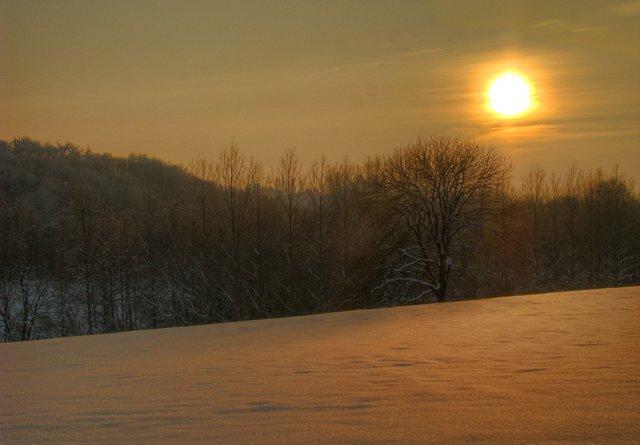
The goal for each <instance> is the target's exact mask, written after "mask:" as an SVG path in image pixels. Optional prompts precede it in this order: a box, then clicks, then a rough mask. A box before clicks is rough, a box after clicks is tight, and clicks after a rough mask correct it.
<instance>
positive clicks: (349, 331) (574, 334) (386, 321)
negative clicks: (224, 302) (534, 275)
mask: <svg viewBox="0 0 640 445" xmlns="http://www.w3.org/2000/svg"><path fill="white" fill-rule="evenodd" d="M0 373H1V375H0V442H1V443H7V444H13V443H45V442H46V443H73V442H82V443H132V442H144V443H156V442H173V443H190V442H191V443H200V442H206V443H213V442H215V443H224V444H228V443H256V444H258V443H260V444H263V443H273V444H282V443H284V444H294V443H295V444H298V443H314V444H324V443H358V444H370V443H415V444H420V443H425V442H429V441H432V442H436V443H452V442H453V443H456V442H462V441H471V442H474V443H477V442H501V443H523V442H544V443H566V442H589V443H611V442H620V443H637V442H638V440H640V288H638V287H630V288H618V289H605V290H593V291H581V292H566V293H554V294H541V295H531V296H521V297H509V298H495V299H488V300H475V301H467V302H457V303H445V304H434V305H423V306H411V307H401V308H394V309H379V310H361V311H354V312H343V313H334V314H326V315H317V316H308V317H296V318H288V319H275V320H263V321H250V322H241V323H229V324H216V325H206V326H196V327H187V328H172V329H162V330H154V331H138V332H131V333H121V334H112V335H97V336H90V337H89V336H88V337H74V338H66V339H60V338H58V339H52V340H43V341H35V342H23V343H13V344H0Z"/></svg>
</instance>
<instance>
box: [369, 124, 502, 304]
mask: <svg viewBox="0 0 640 445" xmlns="http://www.w3.org/2000/svg"><path fill="white" fill-rule="evenodd" d="M509 172H510V167H509V165H508V164H507V162H506V161H505V158H504V157H503V156H502V155H501V154H499V153H498V152H497V151H496V150H494V149H492V148H485V147H482V146H480V145H478V144H476V143H475V142H473V141H471V140H466V139H458V138H454V137H450V136H435V137H433V138H431V139H429V140H428V141H422V140H418V141H417V142H416V143H414V144H411V145H409V146H408V147H406V148H403V149H398V150H396V151H395V152H394V153H393V154H391V155H388V156H382V157H378V158H375V159H373V160H370V161H368V162H367V165H366V178H367V182H368V184H369V191H370V193H371V194H372V195H373V196H374V197H376V198H378V199H379V201H380V203H381V204H382V205H384V206H385V207H387V208H388V209H389V210H391V211H392V213H393V214H395V215H396V216H397V217H398V218H399V222H400V226H401V227H402V228H403V229H404V230H405V231H406V232H407V233H408V234H409V237H408V240H410V243H409V244H408V245H405V246H402V247H401V248H400V259H399V261H398V262H397V263H396V265H395V267H393V268H392V275H391V276H390V277H389V278H388V279H387V280H386V281H385V283H384V284H385V285H386V284H390V283H397V282H405V283H411V284H413V285H416V286H417V288H418V290H419V291H420V294H419V297H420V298H422V297H423V296H424V295H426V294H433V295H434V296H435V297H436V299H437V300H438V301H445V300H446V299H447V286H448V283H449V274H450V271H451V268H452V267H453V265H454V258H453V256H454V254H455V252H456V251H459V250H460V249H462V248H464V246H461V245H459V241H460V240H461V235H462V234H463V233H464V232H465V231H468V230H470V229H472V228H473V227H476V226H477V224H478V223H479V222H480V221H481V220H482V218H484V216H485V215H486V214H487V213H488V212H489V211H490V209H491V207H492V206H491V201H493V200H494V199H495V198H496V197H497V196H498V195H499V192H500V191H501V190H502V189H503V185H504V182H505V180H506V179H507V177H508V174H509ZM481 197H482V203H481Z"/></svg>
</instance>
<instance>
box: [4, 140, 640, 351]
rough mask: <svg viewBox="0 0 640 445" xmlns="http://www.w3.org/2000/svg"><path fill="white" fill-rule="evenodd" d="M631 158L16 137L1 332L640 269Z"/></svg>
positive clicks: (540, 283) (440, 296)
mask: <svg viewBox="0 0 640 445" xmlns="http://www.w3.org/2000/svg"><path fill="white" fill-rule="evenodd" d="M639 234H640V199H639V197H638V194H637V193H636V192H635V190H634V185H633V182H632V181H631V180H630V179H629V178H628V177H626V176H625V175H623V174H622V173H621V172H620V171H619V170H617V169H616V170H613V171H608V172H605V171H603V170H596V171H592V172H586V171H582V170H579V169H578V168H577V167H573V168H571V169H570V170H569V171H567V172H565V173H564V174H562V175H559V174H555V173H551V174H549V173H547V172H545V171H544V170H542V169H540V168H534V169H532V170H531V171H530V172H529V173H528V174H527V175H526V176H525V177H524V178H522V180H521V181H520V183H519V184H518V185H514V183H513V181H512V174H511V169H510V166H509V161H508V159H507V158H506V157H505V156H504V155H503V154H501V153H500V152H498V151H497V150H495V149H492V148H487V147H483V146H481V145H479V144H477V143H475V142H473V141H471V140H467V139H459V138H455V137H452V136H446V135H439V136H434V137H432V138H430V139H427V140H418V141H416V142H414V143H412V144H409V145H407V146H405V147H402V148H399V149H397V150H395V151H393V152H391V153H389V154H386V155H381V156H377V157H372V158H369V159H366V160H364V161H362V162H360V163H353V162H349V160H347V159H344V160H342V161H340V162H335V163H329V162H327V160H326V159H325V158H320V159H318V160H316V161H314V162H313V163H311V164H310V165H303V164H302V163H301V161H300V159H299V157H298V155H297V153H296V151H295V150H293V149H290V150H286V151H285V152H284V153H283V154H282V156H281V157H280V158H279V160H278V161H277V163H276V164H275V165H274V166H273V167H272V168H270V169H269V170H267V169H265V167H264V166H263V165H261V164H260V163H259V162H256V161H255V160H253V159H252V158H251V157H247V156H246V155H244V154H243V153H242V152H241V151H239V150H238V148H237V147H236V146H235V145H234V144H229V145H227V146H226V147H225V148H224V149H222V150H221V151H219V153H217V154H216V155H215V156H204V155H203V156H201V157H199V158H197V159H195V160H194V161H193V162H191V163H190V164H189V165H188V166H186V167H181V166H176V165H171V164H168V163H165V162H162V161H160V160H157V159H152V158H149V157H147V156H145V155H130V156H128V157H113V156H110V155H106V154H96V153H93V152H91V151H90V150H88V149H80V148H79V147H77V146H74V145H72V144H55V145H54V144H45V143H40V142H37V141H34V140H30V139H26V138H23V139H14V140H12V141H0V338H1V339H2V340H3V341H18V340H29V339H38V338H47V337H57V336H70V335H79V334H94V333H103V332H116V331H126V330H135V329H145V328H155V327H167V326H185V325H191V324H199V323H212V322H225V321H235V320H247V319H255V318H270V317H281V316H290V315H302V314H312V313H318V312H327V311H337V310H347V309H356V308H371V307H386V306H392V305H400V304H411V303H419V302H420V303H421V302H430V301H447V300H458V299H464V298H478V297H485V296H495V295H511V294H517V293H527V292H541V291H553V290H571V289H580V288H593V287H608V286H623V285H631V284H638V283H640V236H639Z"/></svg>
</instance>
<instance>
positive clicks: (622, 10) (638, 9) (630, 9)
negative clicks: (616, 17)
mask: <svg viewBox="0 0 640 445" xmlns="http://www.w3.org/2000/svg"><path fill="white" fill-rule="evenodd" d="M611 10H612V11H613V12H615V13H616V14H620V15H630V16H636V15H640V1H633V2H626V3H620V4H618V5H615V6H613V7H611Z"/></svg>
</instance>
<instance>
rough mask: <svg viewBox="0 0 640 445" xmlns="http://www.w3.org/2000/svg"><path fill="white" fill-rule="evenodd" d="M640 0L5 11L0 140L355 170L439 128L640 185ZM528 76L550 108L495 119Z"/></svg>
mask: <svg viewBox="0 0 640 445" xmlns="http://www.w3.org/2000/svg"><path fill="white" fill-rule="evenodd" d="M639 43H640V1H632V2H625V1H622V2H615V1H614V2H611V1H609V2H607V1H591V0H586V1H573V2H571V1H567V2H558V1H548V2H544V1H528V2H518V1H512V2H504V1H496V0H488V1H482V2H479V1H475V0H465V1H428V2H427V1H408V0H407V1H400V2H392V1H375V2H374V1H341V2H337V1H336V2H330V1H311V0H309V1H306V2H303V1H289V2H284V1H268V2H265V1H224V0H222V1H216V2H209V1H181V2H177V1H161V0H157V1H120V0H118V1H92V0H78V1H75V0H74V1H71V0H60V1H40V0H29V1H21V0H0V138H4V139H6V138H12V137H16V136H29V137H32V138H36V139H40V140H43V141H71V142H74V143H77V144H79V145H81V146H90V147H91V148H92V149H93V150H95V151H106V152H111V153H116V154H126V153H128V152H131V151H135V152H147V153H149V154H151V155H154V156H158V157H160V158H162V159H166V160H171V161H176V162H181V163H185V162H187V161H189V160H190V159H192V158H194V157H195V156H197V155H198V154H199V153H202V152H205V153H215V152H216V151H217V150H218V149H219V148H221V147H222V146H223V145H224V144H225V143H227V142H229V141H236V142H237V143H238V144H239V146H240V148H241V149H242V150H243V151H245V152H247V153H252V154H255V155H256V157H257V158H258V159H261V160H264V161H266V162H267V163H269V162H270V161H271V160H272V159H273V158H274V156H275V155H278V154H279V153H280V152H281V151H282V150H283V149H284V148H287V147H291V146H295V147H296V148H297V150H298V151H299V153H300V154H301V155H302V157H303V158H304V159H305V160H310V159H312V158H313V157H315V156H318V155H319V154H320V153H323V152H324V153H326V154H327V155H328V157H329V158H330V159H331V158H333V159H337V158H342V156H343V155H344V154H345V153H348V154H349V156H350V157H351V158H352V159H359V158H361V157H362V156H364V155H367V154H374V153H380V152H383V151H387V150H390V149H393V148H395V147H397V146H399V145H402V144H405V143H407V142H410V141H411V140H413V139H415V138H417V137H418V136H428V135H430V134H431V133H433V132H449V133H453V134H456V135H460V136H472V137H474V138H477V139H479V140H481V141H483V142H485V143H487V144H493V145H496V146H498V147H501V148H503V149H504V150H505V151H506V152H507V153H508V154H509V155H510V156H511V158H512V160H513V161H514V164H515V167H516V175H521V174H522V172H524V170H525V169H527V168H528V167H530V166H534V165H541V166H543V167H546V168H549V169H555V170H559V171H562V170H564V169H566V168H567V167H569V166H570V165H571V164H572V163H577V164H578V165H579V166H581V167H584V168H593V167H595V166H605V167H610V166H613V165H614V164H616V163H619V164H620V165H621V168H622V170H623V171H625V172H627V173H629V174H631V175H632V176H634V177H636V178H640V44H639ZM504 69H517V70H520V71H521V72H524V73H526V74H527V76H528V77H529V78H530V80H531V81H532V82H533V84H534V86H535V88H536V91H537V92H538V94H539V97H538V98H537V99H538V102H539V106H538V107H537V108H536V110H534V111H533V112H531V113H529V114H527V115H525V116H523V117H521V118H517V119H512V120H504V119H499V118H497V117H496V116H495V115H493V114H491V113H488V112H487V110H486V108H485V98H484V91H485V89H486V84H487V82H488V81H489V80H490V79H491V78H492V77H494V76H495V75H496V74H497V73H498V72H500V71H501V70H504Z"/></svg>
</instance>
